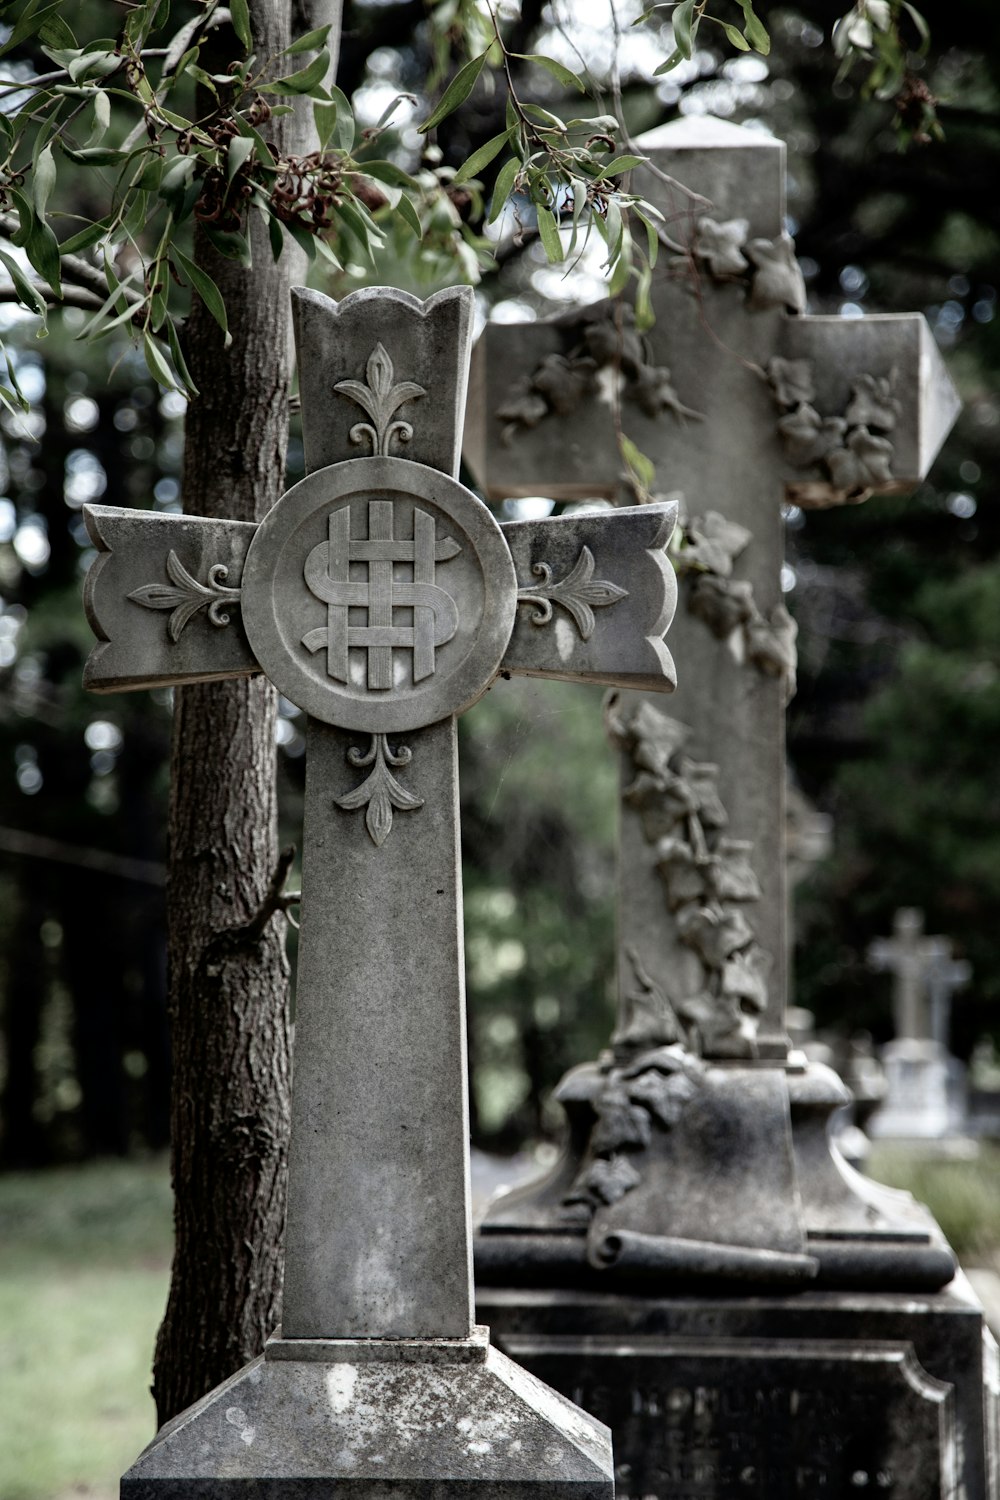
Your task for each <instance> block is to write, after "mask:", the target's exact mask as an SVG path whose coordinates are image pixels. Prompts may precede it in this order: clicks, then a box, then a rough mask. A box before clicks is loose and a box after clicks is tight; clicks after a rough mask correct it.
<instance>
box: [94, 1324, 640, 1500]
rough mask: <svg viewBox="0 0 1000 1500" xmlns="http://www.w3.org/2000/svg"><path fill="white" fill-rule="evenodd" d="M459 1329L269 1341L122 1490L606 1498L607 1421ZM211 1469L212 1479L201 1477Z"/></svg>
mask: <svg viewBox="0 0 1000 1500" xmlns="http://www.w3.org/2000/svg"><path fill="white" fill-rule="evenodd" d="M542 1391H544V1387H542V1386H541V1385H540V1383H539V1382H538V1381H537V1380H536V1379H535V1377H534V1376H532V1375H528V1374H527V1373H526V1372H525V1371H524V1370H522V1369H520V1368H519V1367H518V1366H517V1365H515V1364H514V1363H513V1361H512V1360H510V1359H508V1358H507V1356H506V1355H503V1354H501V1353H499V1351H498V1350H497V1349H495V1348H492V1347H491V1346H490V1342H489V1336H488V1331H487V1330H486V1329H485V1328H478V1329H474V1330H473V1332H472V1334H471V1336H470V1337H468V1338H465V1339H423V1340H418V1339H398V1340H385V1339H359V1340H348V1339H327V1340H321V1339H315V1340H310V1339H294V1340H291V1339H289V1340H283V1339H281V1338H275V1339H272V1340H271V1341H270V1342H269V1344H268V1346H267V1348H266V1350H265V1353H264V1355H263V1357H262V1358H260V1359H256V1360H254V1362H253V1363H252V1364H249V1365H247V1366H246V1367H245V1368H244V1369H243V1370H241V1371H240V1372H239V1374H238V1375H236V1376H234V1377H233V1379H232V1380H230V1381H228V1382H227V1383H226V1384H225V1385H223V1386H220V1387H218V1389H216V1390H214V1391H212V1392H211V1394H210V1395H208V1396H206V1397H205V1399H204V1400H203V1401H201V1402H199V1403H198V1404H197V1405H196V1406H193V1407H191V1408H189V1410H188V1411H186V1412H182V1413H181V1415H180V1416H179V1417H177V1418H175V1419H174V1421H173V1422H172V1423H170V1424H169V1425H168V1426H167V1427H165V1428H164V1429H163V1431H162V1432H161V1433H160V1435H159V1436H158V1437H157V1438H156V1440H155V1441H154V1442H153V1443H151V1444H150V1446H149V1447H148V1448H147V1449H146V1451H145V1452H144V1453H143V1454H142V1455H141V1456H140V1457H139V1459H138V1460H137V1461H136V1463H135V1464H133V1466H132V1468H131V1469H129V1471H128V1473H127V1474H125V1475H124V1477H123V1479H122V1484H121V1500H193V1497H196V1500H228V1497H234V1500H235V1497H236V1496H238V1497H239V1500H330V1495H331V1490H332V1487H333V1486H335V1487H336V1493H337V1494H338V1495H344V1496H346V1497H349V1500H361V1497H369V1496H371V1497H375V1496H377V1497H378V1500H429V1497H431V1496H434V1497H435V1500H437V1497H441V1500H446V1497H449V1496H454V1497H455V1500H460V1497H461V1500H468V1497H471V1496H476V1497H482V1500H487V1497H489V1500H494V1497H495V1500H530V1497H536V1496H537V1494H538V1486H539V1482H540V1480H542V1481H544V1480H545V1479H547V1478H548V1477H549V1476H558V1478H557V1481H556V1483H555V1484H553V1483H552V1482H551V1480H550V1482H549V1483H547V1484H546V1489H545V1493H546V1495H550V1496H558V1497H560V1500H563V1497H565V1500H607V1496H608V1495H609V1494H610V1493H611V1484H612V1475H611V1462H610V1444H609V1443H608V1442H607V1439H606V1429H605V1428H603V1427H602V1426H601V1425H600V1424H599V1423H595V1422H593V1420H592V1419H590V1418H585V1417H584V1416H583V1414H582V1413H581V1412H579V1411H578V1410H577V1408H576V1407H575V1406H573V1405H572V1404H571V1403H570V1402H569V1401H567V1400H566V1398H565V1397H562V1396H558V1395H556V1393H555V1392H553V1391H546V1392H545V1399H544V1401H543V1400H540V1392H542ZM207 1476H212V1477H207Z"/></svg>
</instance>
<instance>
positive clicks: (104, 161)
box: [63, 146, 146, 167]
mask: <svg viewBox="0 0 1000 1500" xmlns="http://www.w3.org/2000/svg"><path fill="white" fill-rule="evenodd" d="M140 149H141V150H143V151H144V150H145V149H146V148H145V146H143V147H141V148H140ZM63 150H64V151H65V153H66V155H67V156H68V157H69V159H70V161H75V162H79V163H80V165H81V166H84V167H115V166H117V165H118V163H119V162H123V161H128V158H129V156H130V155H135V154H136V153H135V152H131V153H130V152H128V151H114V150H112V149H111V147H110V146H81V147H80V149H79V150H74V149H73V148H72V147H71V146H64V147H63Z"/></svg>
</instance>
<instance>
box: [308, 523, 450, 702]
mask: <svg viewBox="0 0 1000 1500" xmlns="http://www.w3.org/2000/svg"><path fill="white" fill-rule="evenodd" d="M394 521H395V516H394V511H393V505H392V501H391V500H369V502H368V535H367V537H363V538H362V537H352V536H351V511H350V507H349V506H342V507H341V509H339V510H335V511H333V512H332V514H331V515H330V518H329V522H328V539H327V540H326V541H325V542H320V543H319V544H318V546H315V547H314V548H313V549H312V551H311V552H310V553H309V556H308V557H307V558H306V563H305V568H304V573H305V580H306V583H307V585H308V587H309V589H310V591H311V592H312V593H313V594H315V596H316V598H317V599H321V600H322V601H323V603H324V604H325V605H326V606H327V623H326V625H325V626H319V627H317V628H316V629H315V630H310V631H307V633H306V634H305V635H304V636H303V637H302V644H303V646H305V648H306V650H307V651H320V650H323V649H324V648H325V650H326V670H327V674H328V675H329V676H330V677H332V678H333V679H334V681H335V682H345V683H346V682H347V681H348V680H349V676H348V673H349V665H348V653H349V651H350V649H351V648H352V647H361V648H363V649H364V650H365V651H366V652H367V662H368V676H367V685H368V687H369V688H370V689H372V690H373V691H376V692H385V691H387V690H388V689H390V688H391V687H392V685H393V676H392V653H393V650H395V649H403V650H407V651H411V652H412V653H413V681H414V682H422V681H424V679H425V678H428V677H431V676H433V674H434V667H435V661H434V652H435V650H436V648H437V647H438V646H443V645H445V643H446V642H448V641H450V640H451V638H452V636H453V635H454V634H455V631H456V630H457V629H458V607H457V605H456V603H455V600H454V599H453V598H452V596H451V595H450V594H449V593H448V592H447V591H446V590H445V589H443V588H441V587H440V586H439V585H438V584H436V583H435V582H434V576H435V566H436V564H437V563H441V562H447V561H448V560H449V559H450V558H452V557H457V556H458V554H459V552H460V551H461V550H462V549H461V548H460V547H459V545H458V543H457V542H456V541H455V540H454V538H453V537H441V538H439V537H437V535H436V523H435V521H434V517H433V516H431V515H429V514H428V513H427V511H424V510H420V509H418V508H416V507H414V511H413V536H412V538H411V539H409V540H405V539H398V538H396V537H395V536H394V534H393V528H394ZM352 563H362V564H364V565H365V566H366V567H367V570H368V576H367V579H364V580H362V579H352V578H351V564H352ZM398 564H408V565H411V567H412V580H400V579H399V578H398V577H397V575H396V571H395V569H396V566H397V565H398ZM355 608H358V609H363V610H365V611H367V623H366V624H363V625H360V624H354V623H353V622H352V621H351V619H350V617H349V611H350V610H351V609H355ZM400 609H405V610H408V611H412V623H410V624H406V623H397V622H396V611H397V610H400Z"/></svg>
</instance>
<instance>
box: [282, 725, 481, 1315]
mask: <svg viewBox="0 0 1000 1500" xmlns="http://www.w3.org/2000/svg"><path fill="white" fill-rule="evenodd" d="M354 738H356V737H352V736H349V735H346V734H344V733H343V732H341V731H338V730H335V729H332V728H329V727H327V726H326V725H322V724H317V723H313V724H310V726H309V737H308V744H307V755H308V759H307V763H306V802H305V811H304V816H305V823H306V827H307V828H308V829H309V830H310V836H309V838H308V840H307V842H306V847H305V853H304V864H303V871H302V888H303V910H302V937H301V942H300V947H299V969H298V987H299V993H300V994H303V995H305V996H307V997H308V1001H309V1003H308V1005H303V1004H300V1007H299V1013H298V1019H297V1021H296V1035H295V1085H294V1089H293V1093H292V1137H291V1145H290V1150H289V1158H290V1159H289V1194H288V1219H287V1227H286V1231H285V1267H286V1269H285V1295H284V1312H283V1319H282V1321H283V1328H284V1332H285V1336H286V1337H291V1338H317V1337H319V1336H321V1335H324V1334H326V1335H329V1334H334V1333H335V1334H337V1335H338V1336H340V1337H347V1336H354V1335H368V1336H370V1337H375V1336H378V1335H392V1336H395V1337H419V1336H429V1335H451V1336H455V1337H458V1336H461V1335H463V1334H467V1333H468V1330H469V1325H470V1322H471V1315H472V1287H471V1269H470V1264H469V1244H470V1238H469V1235H470V1231H469V1219H468V1215H469V1207H468V1190H467V1180H468V1149H469V1148H468V1113H467V1102H466V1101H467V1097H468V1095H467V1085H466V1045H465V992H464V968H463V949H462V915H461V913H462V907H461V866H460V860H459V847H458V813H457V806H456V797H455V790H456V787H457V776H456V769H457V768H456V761H457V755H456V736H455V724H454V720H451V719H448V720H446V721H445V722H444V723H442V724H437V725H435V726H434V727H433V728H431V729H425V730H423V731H421V732H420V734H419V736H418V737H413V738H414V739H415V740H416V742H417V743H418V745H419V755H418V756H415V758H414V761H413V762H412V763H411V766H409V767H407V768H405V769H403V770H401V771H398V772H397V773H396V774H397V775H398V777H399V780H400V782H401V784H403V785H405V787H406V788H407V790H409V791H410V792H412V793H414V794H416V795H419V796H420V797H422V799H423V803H424V807H423V809H421V810H415V811H402V812H400V813H399V814H398V816H397V817H396V818H395V819H394V822H393V827H392V835H391V838H390V839H389V841H388V842H387V844H386V846H385V849H384V850H376V849H375V847H374V845H373V843H372V840H371V838H370V836H369V832H368V829H367V828H366V826H365V822H364V819H363V818H362V817H360V816H359V815H357V814H355V815H354V816H353V817H343V818H337V819H336V821H335V820H334V817H333V816H331V814H332V812H333V808H334V800H335V799H336V798H337V797H338V796H341V795H343V794H344V793H346V792H348V791H349V790H350V789H351V788H352V787H354V786H355V785H356V784H357V782H358V781H359V780H360V774H359V772H358V771H356V770H353V769H352V767H351V766H350V764H349V763H348V760H347V753H346V752H347V750H348V748H349V747H350V746H351V744H352V743H353V742H354ZM428 809H432V810H433V815H432V816H428ZM386 855H391V858H386V857H385V856H386ZM404 1226H405V1228H404Z"/></svg>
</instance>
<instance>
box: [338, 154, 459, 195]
mask: <svg viewBox="0 0 1000 1500" xmlns="http://www.w3.org/2000/svg"><path fill="white" fill-rule="evenodd" d="M358 168H359V170H360V171H362V172H363V173H364V174H365V176H366V177H374V178H375V180H376V182H385V183H388V185H389V186H390V187H398V188H409V189H410V191H411V192H413V193H416V192H419V191H420V184H419V182H417V181H416V180H415V179H414V178H413V177H411V176H410V174H409V172H404V171H403V169H402V167H397V165H396V163H395V162H394V161H362V162H359V163H358ZM456 180H457V179H456Z"/></svg>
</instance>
